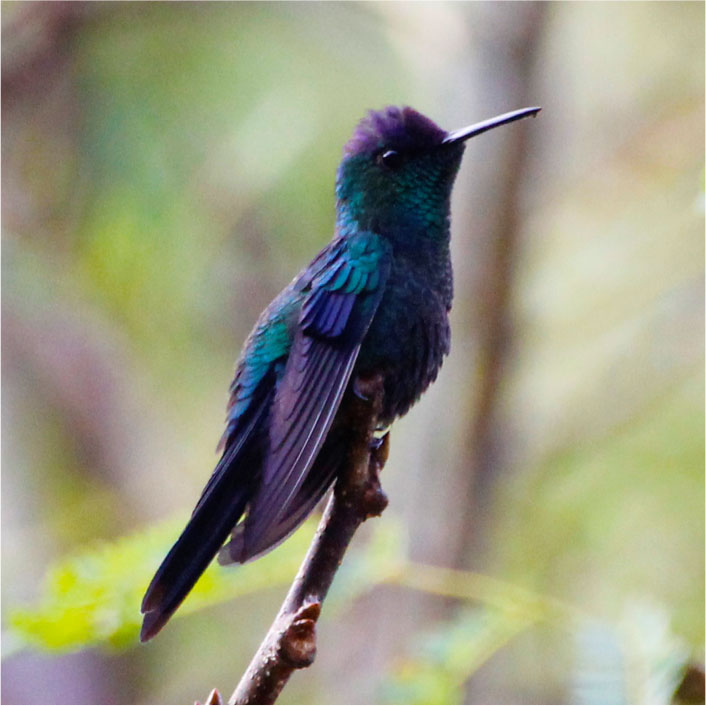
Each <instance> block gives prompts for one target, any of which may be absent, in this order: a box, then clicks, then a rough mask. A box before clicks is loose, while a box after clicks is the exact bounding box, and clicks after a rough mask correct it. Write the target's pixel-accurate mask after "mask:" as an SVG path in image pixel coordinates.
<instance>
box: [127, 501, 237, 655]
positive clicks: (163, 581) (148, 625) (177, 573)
mask: <svg viewBox="0 0 706 706" xmlns="http://www.w3.org/2000/svg"><path fill="white" fill-rule="evenodd" d="M247 501H248V492H247V489H246V488H241V489H240V490H239V492H236V493H235V494H234V495H232V496H231V497H230V498H229V502H228V503H227V505H226V504H225V503H223V502H221V503H220V506H217V504H216V503H211V504H212V505H214V507H209V506H208V505H209V504H205V505H204V506H202V507H201V508H199V512H198V513H196V514H195V515H194V516H193V517H192V519H191V521H190V522H189V524H188V525H187V526H186V528H185V529H184V531H183V532H182V534H181V536H180V537H179V539H178V540H177V542H176V544H175V545H174V546H173V547H172V549H171V551H170V552H169V554H167V556H166V558H165V559H164V561H163V562H162V565H161V566H160V567H159V570H158V571H157V573H156V574H155V577H154V578H153V579H152V583H151V584H150V586H149V588H148V589H147V593H146V594H145V597H144V599H143V601H142V612H143V613H145V616H144V619H143V622H142V630H141V632H140V640H141V641H142V642H146V641H147V640H149V639H151V638H153V637H154V636H155V635H156V634H157V633H158V632H159V631H160V630H161V629H162V628H163V627H164V625H165V624H166V623H167V621H168V620H169V618H171V616H172V614H173V613H174V611H175V610H176V609H177V608H178V607H179V606H180V605H181V602H182V601H183V600H184V598H186V595H187V594H188V593H189V591H190V590H191V589H192V588H193V586H194V584H195V583H196V581H198V579H199V577H200V576H201V574H202V573H203V572H204V571H205V570H206V567H207V566H208V565H209V564H210V563H211V560H212V559H213V557H214V556H215V555H216V553H217V552H218V550H219V549H220V547H221V545H222V544H223V542H225V540H226V538H227V537H228V533H229V532H230V531H231V530H232V529H233V527H234V526H235V524H236V522H237V521H238V519H239V518H240V516H241V515H242V514H243V511H244V510H245V505H246V504H247Z"/></svg>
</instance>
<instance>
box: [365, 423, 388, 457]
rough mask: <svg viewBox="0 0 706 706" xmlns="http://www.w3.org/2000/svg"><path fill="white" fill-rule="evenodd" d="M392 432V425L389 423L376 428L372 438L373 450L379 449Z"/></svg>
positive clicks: (371, 445) (371, 446)
mask: <svg viewBox="0 0 706 706" xmlns="http://www.w3.org/2000/svg"><path fill="white" fill-rule="evenodd" d="M389 433H390V425H389V424H388V425H387V426H386V427H383V428H382V429H376V430H375V431H374V432H373V438H372V439H371V440H370V448H371V449H372V450H373V451H377V450H378V449H379V448H381V447H382V445H383V444H384V443H385V442H386V441H387V437H388V435H389Z"/></svg>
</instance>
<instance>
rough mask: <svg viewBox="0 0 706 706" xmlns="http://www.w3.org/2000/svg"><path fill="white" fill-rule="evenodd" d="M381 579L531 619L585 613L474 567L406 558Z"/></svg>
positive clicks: (566, 618) (574, 617) (569, 618)
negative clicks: (421, 562) (410, 560)
mask: <svg viewBox="0 0 706 706" xmlns="http://www.w3.org/2000/svg"><path fill="white" fill-rule="evenodd" d="M382 582H383V583H394V584H397V585H400V586H405V587H406V588H412V589H415V590H417V591H424V592H425V593H433V594H435V595H437V596H443V597H445V598H456V599H460V600H464V601H469V600H475V601H480V602H482V603H485V604H486V605H491V606H494V607H495V608H498V609H499V610H502V611H505V612H512V613H513V614H515V615H517V616H518V617H523V618H526V619H527V620H528V621H529V622H530V623H534V622H539V621H543V620H548V621H552V622H557V623H562V624H565V623H567V622H571V623H575V622H579V621H583V620H586V619H587V617H588V616H587V615H586V614H585V613H583V612H582V611H580V610H579V609H578V608H576V607H574V606H572V605H569V604H568V603H564V602H563V601H560V600H559V599H557V598H553V597H551V596H545V595H542V594H539V593H535V592H533V591H529V590H527V589H524V588H520V587H519V586H516V585H514V584H511V583H507V582H505V581H500V580H498V579H495V578H492V577H490V576H485V575H483V574H478V573H475V572H473V571H461V570H458V569H446V568H442V567H439V566H431V565H429V564H419V563H416V562H406V563H404V564H403V565H401V566H399V567H397V568H396V570H394V571H392V572H391V573H390V574H389V575H388V576H386V577H385V578H384V579H383V581H382Z"/></svg>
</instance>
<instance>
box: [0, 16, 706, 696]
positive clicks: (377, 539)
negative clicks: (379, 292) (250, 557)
mask: <svg viewBox="0 0 706 706" xmlns="http://www.w3.org/2000/svg"><path fill="white" fill-rule="evenodd" d="M536 7H540V6H535V5H534V4H533V3H524V4H514V3H510V4H507V3H499V4H494V3H444V2H440V3H360V4H355V3H296V2H295V3H255V2H245V3H200V4H195V3H4V4H3V18H2V19H3V134H2V143H3V144H2V147H3V150H2V160H3V164H2V166H3V177H2V178H3V223H2V227H3V246H2V248H3V252H2V254H3V258H2V274H3V302H2V303H3V493H2V502H3V533H2V542H3V598H4V601H3V605H4V614H3V620H4V627H3V630H4V634H5V636H6V637H9V638H12V637H13V636H14V638H15V641H14V643H11V644H10V647H11V648H13V649H11V650H10V651H11V652H12V654H10V656H9V657H8V658H7V659H4V660H3V677H4V678H3V701H6V702H28V701H32V700H34V701H37V700H40V701H41V700H42V699H43V702H45V703H50V702H56V701H57V700H58V701H63V702H66V703H69V702H74V701H75V700H76V699H80V698H84V700H86V701H88V702H94V701H100V702H116V701H118V702H120V701H125V700H132V701H134V702H138V703H155V702H164V703H175V702H184V701H186V700H193V699H194V698H202V699H203V697H204V696H205V695H206V693H207V692H208V690H209V688H210V687H211V686H213V685H218V686H219V687H221V689H222V690H223V691H224V693H227V689H228V686H229V685H230V684H232V683H234V682H235V680H237V678H238V677H239V671H240V670H241V668H242V667H244V666H245V664H247V661H248V660H249V658H250V656H251V654H252V651H253V650H254V648H255V646H256V645H257V644H258V642H259V640H260V638H261V636H262V635H263V634H264V632H265V630H266V628H267V626H268V625H269V622H270V620H271V618H272V616H273V615H274V613H275V611H276V609H277V607H278V605H279V601H280V600H281V597H282V594H283V592H284V590H285V584H286V583H288V582H289V581H290V580H291V577H292V576H293V575H294V573H295V571H296V567H297V565H298V563H299V560H300V558H301V555H302V554H303V551H304V548H305V546H306V545H307V544H308V538H309V536H310V533H311V526H310V525H309V526H308V527H307V529H305V530H302V531H301V532H300V533H298V534H297V535H295V536H294V537H292V539H291V540H289V541H288V542H287V543H286V544H284V545H283V546H282V547H281V548H280V549H278V550H277V552H276V553H274V554H272V555H271V556H268V557H266V558H264V559H262V560H261V561H258V562H257V563H255V564H253V565H250V566H245V567H242V568H237V569H234V570H221V569H220V568H218V567H212V568H211V569H210V570H209V571H208V572H207V574H206V575H205V577H204V579H203V580H202V582H201V583H200V584H199V587H198V589H197V591H195V592H194V594H193V595H192V596H190V597H189V599H188V600H187V601H186V603H185V604H184V606H183V608H182V609H181V610H180V611H179V612H178V613H177V616H176V618H177V619H176V620H175V621H174V623H173V624H170V626H169V629H168V630H166V631H165V632H164V634H162V635H160V638H159V640H155V641H154V642H152V643H150V644H149V645H147V646H145V647H141V648H139V650H138V649H132V650H130V649H127V648H129V647H131V646H136V645H137V642H136V632H137V623H138V620H139V603H140V600H141V595H142V590H143V589H144V587H145V586H146V584H147V582H148V581H149V579H150V577H151V574H152V572H153V571H154V569H155V568H156V567H157V565H158V564H159V562H160V560H161V558H162V556H163V553H164V551H165V550H166V549H167V548H168V546H169V544H170V543H171V541H173V540H174V539H175V538H176V536H177V535H178V532H179V530H180V529H181V522H179V521H177V520H174V521H172V520H169V521H164V520H161V519H160V518H163V517H171V515H172V513H173V512H174V509H175V508H183V509H184V512H185V511H186V508H188V507H191V506H192V505H193V502H194V500H195V498H196V497H197V496H198V491H199V489H200V488H201V486H202V485H203V483H204V482H205V480H206V478H207V477H208V473H209V471H210V469H211V468H212V466H213V461H214V457H213V454H212V451H213V447H214V446H215V443H216V441H217V439H218V437H219V436H220V431H221V429H222V421H223V420H222V408H223V405H224V403H225V400H226V390H227V385H228V381H229V376H230V374H231V372H232V361H233V359H234V358H235V356H236V355H237V352H238V350H239V347H240V345H241V344H242V341H243V339H244V337H245V336H246V335H247V332H248V330H249V328H250V326H251V325H252V323H253V322H254V320H255V317H256V316H257V314H258V313H259V312H260V310H261V309H262V308H263V307H264V306H265V305H266V304H267V303H268V302H269V300H270V299H271V298H272V296H273V295H274V294H276V292H277V291H278V290H279V289H280V288H281V287H282V286H284V285H285V284H286V282H287V281H289V279H290V278H291V277H292V276H293V275H294V274H295V272H296V271H297V270H298V268H299V267H300V266H301V265H303V264H305V263H306V262H308V261H309V259H310V258H311V257H312V255H313V254H314V253H315V252H316V251H317V250H318V248H319V247H320V246H321V245H323V243H324V242H325V241H326V240H327V239H328V238H329V237H330V233H331V227H332V223H333V203H334V199H333V182H334V177H335V168H336V164H337V161H338V158H339V155H340V150H341V146H342V144H343V143H344V142H345V140H346V139H347V138H348V136H349V134H350V132H351V130H352V128H353V125H354V124H355V122H356V121H357V120H358V119H359V118H360V117H361V116H362V114H363V112H364V111H365V110H366V109H368V108H379V107H381V106H383V105H386V104H391V103H397V104H410V105H413V106H414V107H416V108H418V109H419V110H421V111H422V112H425V113H427V114H429V115H430V116H431V117H432V118H435V119H437V120H438V121H439V123H440V124H442V125H443V126H445V127H449V128H455V127H459V126H460V125H462V124H464V123H468V122H471V121H472V120H475V119H482V118H484V117H487V116H488V115H492V114H496V113H499V112H502V111H503V110H509V109H512V108H516V107H519V105H520V102H521V101H523V100H524V97H525V96H527V97H529V98H530V99H531V102H532V104H534V103H536V104H539V105H542V106H543V112H542V115H541V117H540V118H539V119H538V120H537V121H532V130H531V133H528V134H531V136H532V139H531V141H530V142H528V151H529V155H528V159H529V162H530V166H529V168H528V169H525V170H524V171H523V172H522V174H523V186H522V189H521V193H519V194H518V197H517V199H516V200H515V201H514V202H513V203H512V204H510V207H511V208H512V209H513V214H514V215H515V216H516V219H517V222H518V224H519V225H518V232H517V233H515V234H514V237H515V251H514V252H513V253H512V254H511V256H512V258H513V261H514V262H515V266H514V269H513V270H512V273H511V277H512V278H513V281H512V283H511V284H512V287H511V292H510V301H509V302H508V312H507V316H506V320H505V321H506V327H505V328H504V329H503V336H502V338H503V341H504V344H503V346H504V350H505V351H506V356H507V357H506V365H505V367H504V368H502V370H501V372H502V380H501V381H500V384H499V386H498V391H497V400H496V403H495V411H494V413H493V415H492V419H491V420H490V422H489V429H490V431H491V432H492V436H493V442H494V443H493V444H491V447H490V451H491V452H490V453H489V454H488V456H489V457H490V460H491V464H490V465H491V468H490V470H491V471H492V473H491V474H490V480H488V487H489V488H490V489H491V491H490V492H488V493H487V494H485V495H482V496H479V497H478V498H476V495H475V491H474V490H469V485H468V483H467V478H468V477H469V475H470V474H471V470H470V469H471V466H472V464H471V461H470V458H469V456H470V455H471V454H472V452H473V449H470V450H469V449H468V447H467V445H466V444H467V439H468V437H469V430H470V429H471V428H472V426H473V422H472V415H473V411H474V409H475V405H476V403H477V399H476V395H477V383H478V375H477V373H478V369H479V368H478V351H477V347H478V345H479V344H478V341H479V340H480V338H481V337H480V336H479V332H480V331H481V330H482V328H483V325H484V323H485V322H484V320H483V318H482V315H476V316H475V318H473V316H472V315H471V313H472V312H471V313H469V310H472V309H473V307H475V306H476V305H477V304H478V301H479V300H481V299H482V294H483V292H482V290H481V289H479V287H478V282H479V281H481V280H483V277H482V276H480V275H479V272H480V273H481V274H482V273H483V271H484V268H486V267H488V259H487V257H486V256H485V255H484V252H485V251H484V248H486V247H487V243H488V242H490V241H492V240H493V238H496V237H498V234H497V233H496V232H495V231H493V230H492V228H491V227H490V226H492V223H489V221H494V220H497V218H498V214H502V213H503V212H504V211H503V208H504V207H505V204H497V203H495V202H494V199H495V198H497V195H498V194H499V193H500V192H502V190H503V189H502V185H503V183H504V181H505V180H506V179H507V174H508V170H509V172H510V173H517V172H515V171H514V168H513V165H510V166H509V167H508V165H505V171H502V170H500V171H498V170H495V171H494V169H495V167H497V168H498V169H500V167H499V166H498V165H500V164H502V160H503V158H504V155H505V148H506V145H505V143H503V142H502V139H503V138H502V137H501V136H493V137H488V139H487V140H484V141H480V140H479V141H478V143H477V144H473V145H469V148H468V155H467V159H466V160H465V163H464V166H463V169H462V171H461V173H460V175H459V182H458V185H457V188H456V193H455V198H454V208H453V213H454V217H453V239H452V245H453V248H454V253H453V255H454V266H455V268H456V274H457V279H456V290H457V296H456V302H455V305H454V310H453V312H452V329H453V346H452V353H451V356H450V357H449V359H448V362H447V364H446V365H445V368H444V371H443V372H442V374H441V375H440V378H439V380H438V381H437V383H436V384H435V386H434V387H433V388H432V390H430V392H429V393H428V394H426V395H425V398H424V400H423V402H422V403H421V404H420V405H418V406H417V407H416V408H415V409H414V410H413V411H412V412H411V413H410V415H408V417H406V418H405V419H404V420H401V421H400V422H399V423H396V425H395V429H394V432H393V441H392V455H391V458H390V462H389V463H388V466H387V468H386V470H385V478H384V483H385V487H386V491H387V492H388V495H389V497H390V499H391V507H390V508H389V510H388V511H387V512H386V513H385V516H384V517H383V519H382V520H381V521H380V522H379V523H374V525H373V526H374V529H371V530H369V529H367V528H364V531H363V532H362V534H363V535H364V538H363V539H360V540H358V539H357V540H356V543H355V544H354V546H353V548H352V550H351V552H349V554H348V555H347V557H346V560H345V562H344V564H343V565H342V567H341V570H340V573H339V575H338V577H337V580H336V582H335V583H334V586H333V588H332V593H331V596H330V602H329V603H328V604H327V606H326V609H325V610H324V613H323V616H322V620H323V622H322V625H321V630H320V631H319V640H320V650H319V656H318V657H317V663H316V665H315V666H314V667H313V668H312V669H310V670H307V672H306V673H305V674H302V675H297V676H295V678H293V680H292V682H291V684H290V685H289V686H288V691H287V693H286V698H287V699H288V700H290V701H291V702H292V703H302V702H304V703H312V702H318V703H330V702H335V701H336V700H339V701H341V702H346V701H347V702H350V701H352V700H356V701H357V702H364V701H366V700H367V701H370V702H373V701H377V700H380V699H382V700H384V701H386V702H391V703H396V702H411V703H429V702H432V703H439V702H446V703H459V702H463V701H469V702H489V701H490V702H506V703H509V702H515V703H519V702H539V703H542V702H560V701H562V700H563V701H566V702H569V701H571V702H581V701H599V700H608V701H613V702H619V701H621V700H622V701H627V702H631V703H647V702H650V701H653V702H654V701H660V700H661V701H666V700H667V696H668V694H669V691H670V689H671V688H672V686H673V684H674V679H675V676H674V675H675V673H676V669H677V665H681V664H683V663H684V661H685V660H686V659H693V660H696V661H697V662H698V661H702V660H703V644H704V602H703V599H704V556H703V555H704V551H703V550H704V516H703V502H704V479H703V457H704V433H703V429H704V411H703V375H702V373H701V370H702V368H703V313H704V312H703V309H704V306H703V273H704V265H703V262H704V239H703V220H704V192H703V188H704V164H703V143H704V135H703V118H704V115H703V86H704V76H703V60H702V59H703V52H704V48H703V47H704V32H703V26H704V22H703V20H704V7H703V4H702V3H613V4H604V3H572V4H562V3H545V4H542V5H541V8H543V10H542V12H543V15H542V16H541V17H539V19H535V20H532V17H531V13H532V11H533V8H535V9H536ZM525 13H527V16H526V15H525ZM527 17H529V20H532V21H536V22H538V23H539V24H541V32H539V39H538V40H537V43H536V46H534V47H533V48H531V50H530V54H531V56H530V57H529V58H530V59H531V61H528V62H525V66H529V65H531V66H530V69H528V75H529V80H527V81H525V80H524V79H521V78H520V76H524V75H525V74H524V73H523V74H521V73H520V71H519V68H518V65H517V61H518V60H517V57H518V56H520V55H521V52H518V51H517V46H518V44H517V43H518V42H520V44H521V43H522V38H523V37H525V36H526V35H527V34H528V33H529V30H528V29H527V27H528V26H530V25H531V22H530V21H529V20H527ZM526 20H527V21H526ZM522 104H524V103H522ZM500 235H501V236H502V234H500ZM488 281H489V282H490V284H489V285H488V287H489V289H490V290H494V286H495V282H496V280H494V279H493V277H492V276H491V277H489V278H488ZM479 309H481V310H482V307H480V306H479ZM464 513H473V515H474V516H478V517H479V518H481V519H480V520H479V523H480V524H482V525H483V527H482V530H483V531H482V534H483V535H484V538H485V539H484V541H481V542H478V543H477V538H476V535H475V528H474V531H473V532H468V533H466V534H464V533H463V531H462V529H459V528H460V527H463V526H464V523H463V519H462V516H463V514H464ZM182 514H183V513H182ZM459 518H461V519H460V520H459ZM155 523H156V524H155ZM371 524H373V523H371ZM136 528H143V529H137V531H136ZM144 528H147V529H144ZM116 538H117V539H116ZM479 545H480V546H479ZM459 546H460V548H461V549H467V551H468V552H469V553H471V554H472V555H473V556H472V557H470V558H471V559H472V561H474V562H475V563H474V564H473V568H474V569H478V570H477V571H474V572H458V573H454V572H452V571H449V570H447V569H446V568H445V567H449V566H455V565H456V563H455V562H456V559H458V556H459V552H458V551H456V549H454V547H457V548H458V547H459ZM412 558H414V561H412ZM467 558H468V557H467ZM491 577H497V578H491ZM499 579H502V580H499ZM271 586H278V587H279V589H278V590H275V591H270V590H267V589H269V587H271ZM202 608H203V610H201V609H202ZM206 608H208V609H206ZM187 615H188V616H191V617H189V618H187V619H181V616H187ZM5 644H6V646H7V645H8V644H9V643H8V642H6V643H5ZM100 645H107V646H111V647H113V648H118V647H119V648H121V649H122V650H123V653H122V656H121V658H120V659H121V660H122V662H121V664H120V666H121V670H122V671H121V672H120V676H121V678H120V679H119V680H118V681H119V683H117V682H116V680H114V679H111V677H112V675H114V669H113V666H114V665H113V664H112V663H110V662H109V661H108V660H109V659H110V657H109V656H105V655H103V654H102V653H101V652H98V651H95V650H91V649H84V648H86V647H89V648H90V647H95V646H100ZM46 648H50V652H49V653H48V655H49V656H45V657H44V658H41V657H39V655H40V654H41V653H42V652H43V651H44V650H46ZM75 650H80V651H79V652H77V653H76V654H73V655H70V656H68V657H67V655H66V654H64V655H63V656H60V654H61V653H67V652H70V651H75ZM6 653H7V651H6ZM69 657H71V658H74V659H75V660H76V661H75V662H71V663H70V664H71V665H73V666H72V667H71V668H69V669H66V668H65V666H64V665H65V664H67V662H65V661H62V660H65V659H68V658H69ZM34 659H40V660H43V661H40V662H38V663H37V662H33V661H32V660H34ZM96 664H97V665H98V666H95V665H96ZM37 665H39V666H37ZM23 670H24V671H23ZM91 670H94V671H91ZM471 677H472V678H471ZM27 684H31V686H32V689H34V691H33V692H32V693H31V694H28V693H27V692H26V691H23V689H26V685H27ZM82 684H83V685H85V684H91V685H96V686H95V688H96V689H97V691H96V692H92V695H91V697H90V698H88V697H85V693H84V695H83V697H81V695H80V694H81V693H82V692H80V686H81V685H82ZM40 685H44V686H43V688H44V691H36V690H37V689H39V688H40ZM642 687H644V688H642ZM77 694H78V696H77Z"/></svg>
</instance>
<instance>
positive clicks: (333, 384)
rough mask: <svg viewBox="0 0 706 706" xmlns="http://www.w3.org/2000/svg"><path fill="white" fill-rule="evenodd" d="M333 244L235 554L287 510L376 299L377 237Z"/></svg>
mask: <svg viewBox="0 0 706 706" xmlns="http://www.w3.org/2000/svg"><path fill="white" fill-rule="evenodd" d="M337 247H338V250H337V251H333V260H332V261H331V262H329V263H328V265H327V267H326V268H324V269H323V271H320V272H319V275H318V277H317V278H315V279H314V280H313V282H312V285H311V291H310V292H309V294H308V296H307V298H306V300H305V301H304V303H303V305H302V311H301V314H300V318H299V324H298V327H297V331H296V333H295V336H294V341H293V344H292V348H291V351H290V354H289V359H288V361H287V366H286V368H285V371H284V375H283V377H282V380H281V381H280V383H279V388H278V390H277V394H276V397H275V402H274V405H273V412H272V417H271V424H270V446H269V453H268V455H267V457H266V460H265V467H264V472H263V476H262V482H261V484H260V487H259V489H258V491H257V494H256V496H255V498H254V500H253V502H252V503H251V505H250V508H249V511H248V517H247V518H246V521H245V529H244V538H243V548H242V553H243V555H248V556H251V555H253V554H258V553H260V551H261V550H262V549H263V548H264V547H266V546H267V542H268V537H271V536H273V527H275V528H276V527H277V526H278V525H279V524H280V523H281V521H282V518H283V517H286V516H287V515H288V514H291V513H292V510H291V507H290V505H291V504H292V503H294V502H296V498H297V497H298V496H297V494H298V491H299V490H300V489H301V488H302V487H303V486H304V484H305V483H306V478H307V474H308V472H309V470H310V469H311V467H312V464H313V463H314V460H315V459H316V455H317V453H318V452H319V450H320V448H321V445H322V443H323V441H324V439H325V437H326V434H327V432H328V431H329V429H330V427H331V423H332V422H333V419H334V416H335V414H336V411H337V410H338V406H339V404H340V402H341V398H342V397H343V394H344V392H345V390H346V387H347V385H348V380H349V378H350V375H351V372H352V370H353V367H354V365H355V361H356V358H357V356H358V351H359V350H360V344H361V342H362V339H363V337H364V335H365V332H366V331H367V329H368V326H369V325H370V322H371V320H372V318H373V315H374V314H375V311H376V309H377V306H378V304H379V302H380V299H381V298H382V293H383V290H384V285H385V282H386V279H387V275H388V273H389V269H390V256H389V251H388V250H387V248H386V247H385V246H384V244H383V243H382V242H381V241H380V239H379V238H378V236H374V235H372V234H361V236H358V240H355V239H348V241H342V242H340V243H337ZM352 251H354V254H355V258H352V255H351V252H352ZM341 260H343V264H341ZM331 271H333V272H334V274H333V275H331ZM372 284H375V286H374V287H372V286H371V285H372ZM299 504H301V503H299ZM274 534H277V533H276V532H275V533H274Z"/></svg>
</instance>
